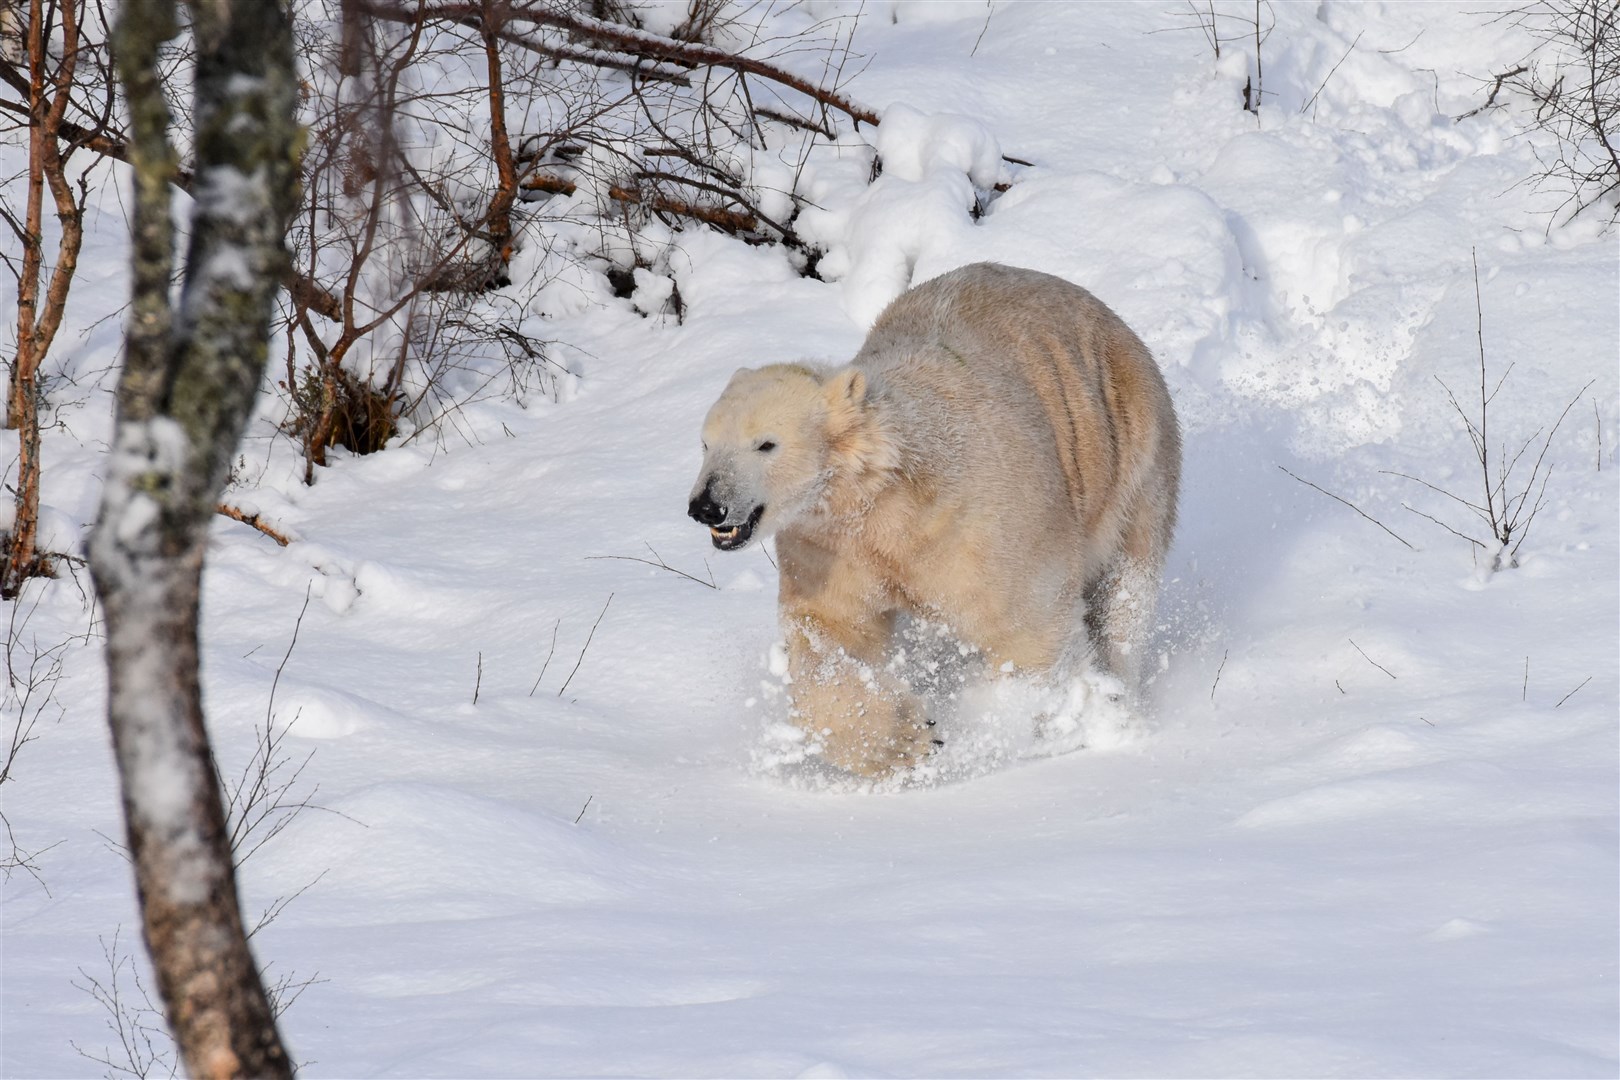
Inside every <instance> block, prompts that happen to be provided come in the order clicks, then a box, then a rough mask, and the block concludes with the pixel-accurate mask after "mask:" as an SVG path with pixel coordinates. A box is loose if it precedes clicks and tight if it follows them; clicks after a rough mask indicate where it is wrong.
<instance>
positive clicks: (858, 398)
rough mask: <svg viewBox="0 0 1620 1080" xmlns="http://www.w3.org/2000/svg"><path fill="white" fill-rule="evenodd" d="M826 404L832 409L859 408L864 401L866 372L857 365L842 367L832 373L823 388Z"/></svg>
mask: <svg viewBox="0 0 1620 1080" xmlns="http://www.w3.org/2000/svg"><path fill="white" fill-rule="evenodd" d="M822 392H823V393H825V394H826V395H827V404H828V405H829V406H831V407H832V408H834V409H840V408H843V409H849V408H854V409H859V408H860V407H861V406H862V405H864V404H865V403H866V372H864V371H862V370H861V369H860V368H857V367H847V368H842V369H840V370H838V371H835V372H833V373H832V375H831V376H829V377H828V379H827V384H826V386H825V387H824V388H823V391H822Z"/></svg>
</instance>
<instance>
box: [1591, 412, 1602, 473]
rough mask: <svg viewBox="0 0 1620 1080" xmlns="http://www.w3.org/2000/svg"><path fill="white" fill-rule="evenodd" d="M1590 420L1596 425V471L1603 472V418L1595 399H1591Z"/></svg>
mask: <svg viewBox="0 0 1620 1080" xmlns="http://www.w3.org/2000/svg"><path fill="white" fill-rule="evenodd" d="M1592 420H1593V422H1594V423H1595V424H1596V425H1597V471H1598V472H1602V471H1603V416H1602V414H1601V413H1599V412H1598V407H1597V398H1593V399H1592Z"/></svg>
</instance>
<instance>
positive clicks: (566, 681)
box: [557, 593, 613, 697]
mask: <svg viewBox="0 0 1620 1080" xmlns="http://www.w3.org/2000/svg"><path fill="white" fill-rule="evenodd" d="M611 603H613V594H612V593H608V598H607V604H603V605H602V611H601V614H599V615H597V616H596V621H595V622H593V623H592V624H591V632H590V633H589V634H586V635H585V647H584V648H582V649H580V650H579V659H578V660H575V661H574V670H573V671H570V672H569V673H568V678H566V679H564V680H563V684H562V685H561V686H559V687H558V688H557V696H558V697H562V696H563V691H564V690H567V689H568V684H569V683H571V682H573V681H574V676H575V675H577V674H578V673H579V665H581V664H583V663H584V662H585V651H586V649H589V648H590V647H591V639H592V638H594V637H595V636H596V628H597V627H598V626H601V625H602V616H603V615H606V614H607V609H608V604H611Z"/></svg>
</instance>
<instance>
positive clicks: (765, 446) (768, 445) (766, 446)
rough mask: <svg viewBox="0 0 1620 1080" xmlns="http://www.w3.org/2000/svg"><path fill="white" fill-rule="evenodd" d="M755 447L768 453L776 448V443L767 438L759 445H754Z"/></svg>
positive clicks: (761, 451) (763, 452)
mask: <svg viewBox="0 0 1620 1080" xmlns="http://www.w3.org/2000/svg"><path fill="white" fill-rule="evenodd" d="M754 449H755V450H758V451H759V452H760V453H762V454H768V453H770V452H771V451H772V450H775V449H776V444H775V443H773V442H771V440H769V439H766V440H765V441H764V442H762V443H760V444H759V445H758V446H756V447H754Z"/></svg>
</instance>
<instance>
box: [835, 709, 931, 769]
mask: <svg viewBox="0 0 1620 1080" xmlns="http://www.w3.org/2000/svg"><path fill="white" fill-rule="evenodd" d="M863 719H865V720H868V721H871V720H874V719H876V718H875V717H872V716H870V715H868V716H867V717H864V718H863ZM885 720H886V722H884V723H881V724H878V723H871V722H868V723H863V724H859V725H851V726H850V727H848V728H844V729H842V730H830V731H823V733H822V740H821V741H822V756H823V757H825V758H826V759H827V760H828V761H829V762H831V763H832V764H834V765H836V766H838V767H839V768H840V769H844V770H846V771H848V772H852V773H854V774H856V775H857V776H865V777H869V778H871V779H874V780H880V779H883V778H885V777H889V776H894V775H896V774H898V773H903V772H905V771H906V770H908V769H911V768H913V767H914V766H916V765H917V764H919V763H920V762H921V761H922V760H923V759H924V758H925V757H927V756H928V755H929V754H931V753H933V752H934V750H936V749H937V748H938V747H939V746H940V745H942V744H941V743H940V741H939V740H938V739H936V738H934V728H933V724H932V722H931V721H929V720H927V719H925V718H924V717H923V715H922V710H921V709H918V708H916V707H915V706H914V705H913V704H912V703H910V702H906V703H904V704H902V705H899V706H897V707H896V708H895V710H894V713H893V715H891V716H889V717H886V718H885Z"/></svg>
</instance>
